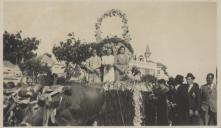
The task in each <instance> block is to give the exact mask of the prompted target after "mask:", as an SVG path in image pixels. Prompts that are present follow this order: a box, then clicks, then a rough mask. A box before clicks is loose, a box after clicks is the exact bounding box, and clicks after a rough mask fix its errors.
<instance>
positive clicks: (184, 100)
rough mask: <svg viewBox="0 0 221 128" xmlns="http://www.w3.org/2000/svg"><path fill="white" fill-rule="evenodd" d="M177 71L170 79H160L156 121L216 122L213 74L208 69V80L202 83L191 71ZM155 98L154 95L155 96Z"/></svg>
mask: <svg viewBox="0 0 221 128" xmlns="http://www.w3.org/2000/svg"><path fill="white" fill-rule="evenodd" d="M185 79H186V82H184V77H183V76H182V75H177V76H176V77H175V78H170V79H169V80H168V81H167V82H166V81H165V80H164V79H160V80H158V84H156V85H158V86H155V89H154V94H155V100H156V101H157V103H156V104H155V105H156V116H157V125H169V124H172V125H216V124H217V88H216V83H215V82H214V74H213V73H208V74H207V77H206V84H204V85H202V86H199V85H198V84H197V83H196V82H194V80H195V76H194V75H193V74H192V73H188V74H187V75H186V77H185ZM153 99H154V98H153Z"/></svg>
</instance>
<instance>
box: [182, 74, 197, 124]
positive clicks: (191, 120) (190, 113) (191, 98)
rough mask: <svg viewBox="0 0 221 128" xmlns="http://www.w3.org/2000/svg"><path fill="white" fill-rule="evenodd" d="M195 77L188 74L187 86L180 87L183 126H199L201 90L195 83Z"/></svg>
mask: <svg viewBox="0 0 221 128" xmlns="http://www.w3.org/2000/svg"><path fill="white" fill-rule="evenodd" d="M194 79H195V76H194V75H193V74H192V73H188V74H187V76H186V81H187V84H183V85H181V86H180V87H179V89H178V93H179V100H181V101H182V102H180V113H182V115H180V116H181V118H182V120H183V122H181V125H198V124H199V110H200V89H199V85H198V84H197V83H195V82H194Z"/></svg>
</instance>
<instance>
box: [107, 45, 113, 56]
mask: <svg viewBox="0 0 221 128" xmlns="http://www.w3.org/2000/svg"><path fill="white" fill-rule="evenodd" d="M108 49H110V50H111V55H113V53H114V52H113V49H112V48H110V47H107V50H106V54H107V51H108Z"/></svg>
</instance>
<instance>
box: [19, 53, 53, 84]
mask: <svg viewBox="0 0 221 128" xmlns="http://www.w3.org/2000/svg"><path fill="white" fill-rule="evenodd" d="M20 67H21V69H22V71H24V72H26V73H27V75H28V76H31V77H32V80H33V81H35V82H37V78H38V75H39V74H47V75H51V69H50V67H48V65H47V64H43V63H41V60H40V59H39V58H37V57H34V58H32V59H29V60H27V61H26V62H24V63H22V64H21V66H20Z"/></svg>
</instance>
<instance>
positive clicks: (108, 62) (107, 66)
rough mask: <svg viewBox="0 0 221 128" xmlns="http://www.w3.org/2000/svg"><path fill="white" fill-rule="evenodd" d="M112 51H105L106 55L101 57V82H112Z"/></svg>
mask: <svg viewBox="0 0 221 128" xmlns="http://www.w3.org/2000/svg"><path fill="white" fill-rule="evenodd" d="M112 53H113V52H112V49H111V48H108V49H107V55H106V56H102V65H103V67H104V71H103V82H107V81H109V82H111V81H114V67H113V65H114V56H113V55H112Z"/></svg>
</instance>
